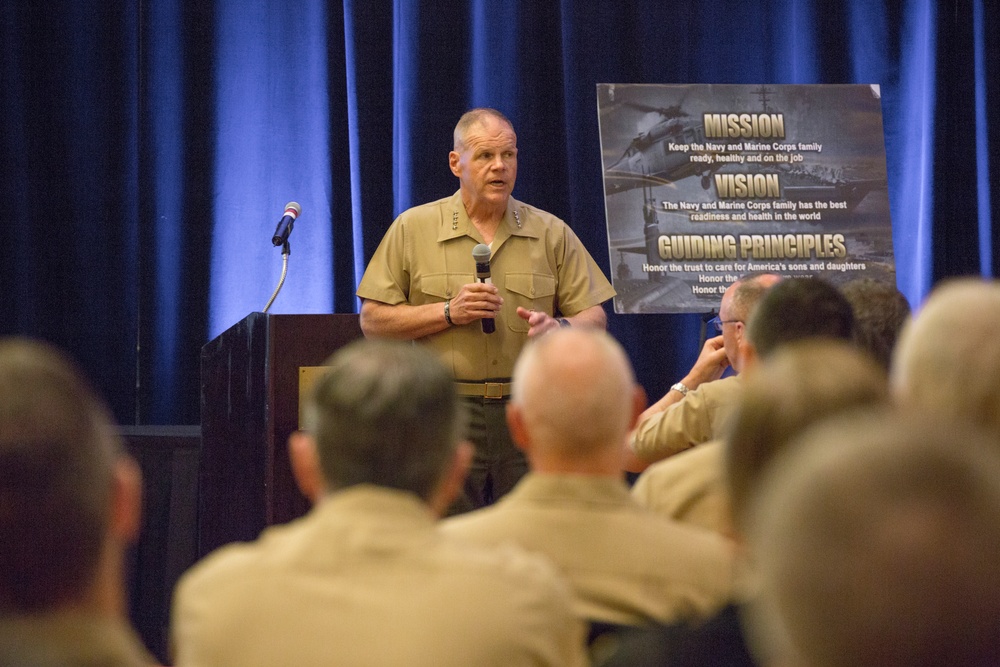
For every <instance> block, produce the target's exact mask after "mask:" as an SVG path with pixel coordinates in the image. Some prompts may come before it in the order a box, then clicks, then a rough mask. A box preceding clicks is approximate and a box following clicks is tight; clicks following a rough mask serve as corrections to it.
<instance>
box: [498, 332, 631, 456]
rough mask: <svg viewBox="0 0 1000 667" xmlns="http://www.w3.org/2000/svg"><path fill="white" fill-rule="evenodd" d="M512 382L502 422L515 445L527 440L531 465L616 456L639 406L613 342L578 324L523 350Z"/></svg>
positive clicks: (622, 354) (626, 367)
mask: <svg viewBox="0 0 1000 667" xmlns="http://www.w3.org/2000/svg"><path fill="white" fill-rule="evenodd" d="M513 383H514V388H513V393H512V395H511V399H510V403H509V404H508V417H509V421H510V420H513V421H512V423H511V427H512V433H513V434H514V435H515V439H517V440H518V442H519V444H521V445H522V446H524V445H525V444H526V443H524V442H521V440H522V439H523V438H524V437H527V438H530V440H531V443H530V446H528V447H525V451H526V454H527V455H528V458H529V461H531V462H532V464H533V466H534V465H535V463H536V461H535V456H536V455H537V454H543V453H544V454H545V455H552V456H558V457H561V458H564V459H568V460H569V459H577V458H579V459H584V458H587V457H590V456H592V455H597V456H607V454H608V452H609V451H611V452H614V453H615V454H616V455H620V451H621V449H622V446H623V442H624V440H625V437H626V436H627V434H628V430H629V428H631V426H632V424H633V423H634V420H635V417H636V415H637V414H638V411H637V406H638V410H641V409H642V404H643V403H644V401H645V395H644V394H643V392H642V389H641V388H639V387H638V385H637V384H636V382H635V376H634V374H633V371H632V366H631V364H630V363H629V360H628V357H627V356H626V355H625V351H624V350H623V349H622V347H621V345H619V344H618V342H617V341H615V340H614V338H612V337H611V336H610V335H608V334H607V333H605V332H604V331H600V330H595V329H589V328H586V329H585V328H582V327H579V328H575V327H574V328H565V329H561V330H559V331H555V332H552V333H549V334H547V335H545V336H542V337H541V338H539V339H537V340H535V341H533V342H532V343H531V344H530V345H528V346H527V347H526V348H525V349H524V351H522V353H521V356H520V357H519V358H518V361H517V364H516V365H515V367H514V373H513ZM512 413H513V414H512ZM514 422H518V423H517V424H515V423H514ZM620 470H621V468H620V465H619V467H618V471H620Z"/></svg>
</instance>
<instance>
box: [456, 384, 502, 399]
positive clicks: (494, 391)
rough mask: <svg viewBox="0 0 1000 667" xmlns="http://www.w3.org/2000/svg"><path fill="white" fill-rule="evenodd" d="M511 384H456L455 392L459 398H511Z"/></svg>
mask: <svg viewBox="0 0 1000 667" xmlns="http://www.w3.org/2000/svg"><path fill="white" fill-rule="evenodd" d="M512 386H513V385H512V384H511V383H510V382H461V381H457V382H455V391H456V392H457V393H458V395H459V396H475V397H476V398H495V399H501V398H507V397H508V396H510V388H511V387H512Z"/></svg>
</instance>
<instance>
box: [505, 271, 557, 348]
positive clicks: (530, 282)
mask: <svg viewBox="0 0 1000 667" xmlns="http://www.w3.org/2000/svg"><path fill="white" fill-rule="evenodd" d="M503 285H504V289H505V290H506V292H507V295H508V296H507V298H508V299H510V301H511V303H510V312H511V313H512V314H513V313H516V312H517V308H518V306H520V307H522V308H527V309H528V310H541V311H543V312H545V313H548V314H549V315H552V314H553V308H554V307H555V296H556V278H555V276H552V275H548V274H544V273H507V274H506V275H505V276H504V281H503ZM507 307H508V304H507V303H506V302H505V303H504V309H506V308H507ZM505 320H506V322H507V326H508V327H510V329H511V330H512V331H518V332H522V333H524V332H527V331H528V329H530V328H531V327H530V325H529V324H528V322H527V321H526V320H522V319H521V318H520V317H517V316H516V315H514V316H513V317H507V318H505Z"/></svg>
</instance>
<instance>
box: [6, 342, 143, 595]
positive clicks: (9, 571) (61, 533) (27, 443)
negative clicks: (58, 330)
mask: <svg viewBox="0 0 1000 667" xmlns="http://www.w3.org/2000/svg"><path fill="white" fill-rule="evenodd" d="M121 457H122V445H121V442H120V440H119V438H118V436H117V434H116V433H115V430H114V427H113V423H112V421H111V418H110V416H109V414H108V411H107V409H106V408H105V407H104V405H103V403H102V402H101V401H100V399H98V397H97V396H96V394H95V393H94V392H93V391H92V390H91V388H90V387H89V386H88V384H87V383H86V382H85V380H84V379H83V377H82V376H81V374H80V373H79V372H78V371H77V369H76V367H75V365H74V364H73V363H72V362H70V361H69V360H68V359H67V358H66V357H64V356H63V355H62V353H60V352H59V351H57V350H55V349H54V348H52V347H50V346H48V345H46V344H43V343H40V342H36V341H30V340H25V339H6V340H2V341H0V614H2V613H3V612H4V610H7V611H15V612H43V611H50V610H55V609H60V608H65V607H68V606H79V605H89V604H90V603H92V602H94V601H95V600H96V599H97V597H101V596H102V595H103V596H104V597H101V600H100V602H101V603H104V602H108V604H109V606H110V607H112V608H113V607H115V606H116V605H118V604H120V603H121V600H120V599H116V598H117V594H119V593H120V591H119V590H113V591H112V592H111V594H110V596H107V595H104V592H106V591H104V592H102V591H103V590H104V589H101V590H98V589H99V588H100V587H99V586H98V585H97V583H96V582H97V580H98V579H99V577H100V575H101V574H102V573H104V574H108V575H109V576H108V578H107V579H105V580H103V581H105V582H106V583H108V584H109V585H110V586H111V588H112V589H115V588H117V587H118V586H120V583H121V582H120V581H115V577H114V576H112V575H113V574H114V575H119V576H120V574H121V572H120V569H118V570H115V568H114V567H110V566H109V567H107V568H106V567H105V566H106V565H108V562H107V560H106V559H108V558H110V557H112V555H117V556H119V557H120V555H121V554H120V553H118V554H113V552H114V550H113V549H109V548H108V544H109V540H114V539H115V538H119V540H118V541H119V544H120V546H121V548H122V549H124V545H125V542H126V541H127V540H129V539H131V538H133V537H134V531H135V530H137V521H138V494H139V488H138V472H137V469H136V468H135V466H134V465H129V466H128V470H127V473H128V474H129V475H130V477H129V479H128V480H127V481H128V483H129V488H128V489H127V492H128V493H127V494H126V493H125V491H126V490H123V488H122V484H123V483H125V482H124V481H123V480H122V479H121V475H123V474H125V471H123V470H122V468H121V466H123V465H124V463H123V462H122V458H121ZM126 496H127V498H126ZM126 502H127V503H128V507H125V506H123V505H121V504H122V503H126ZM116 508H117V509H116ZM118 564H119V565H120V563H118ZM112 610H114V611H117V609H112Z"/></svg>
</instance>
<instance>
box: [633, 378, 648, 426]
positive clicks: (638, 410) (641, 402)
mask: <svg viewBox="0 0 1000 667" xmlns="http://www.w3.org/2000/svg"><path fill="white" fill-rule="evenodd" d="M648 406H649V400H648V399H647V396H646V390H645V389H643V388H642V386H641V385H638V384H637V385H635V388H634V389H633V390H632V414H631V416H630V417H629V422H628V430H629V431H631V430H632V429H633V428H635V425H636V424H637V423H638V422H639V417H640V416H642V413H643V412H644V411H645V410H646V408H647V407H648Z"/></svg>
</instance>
